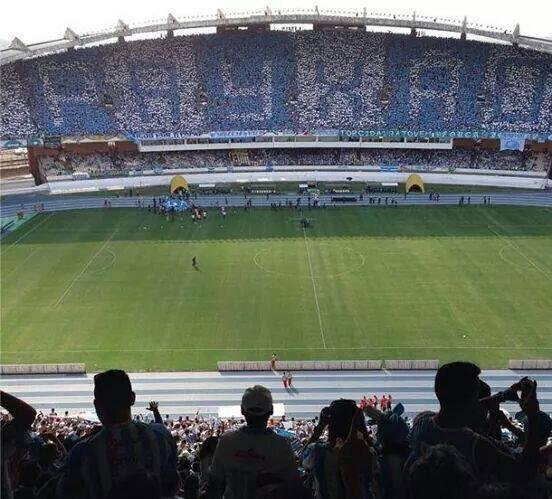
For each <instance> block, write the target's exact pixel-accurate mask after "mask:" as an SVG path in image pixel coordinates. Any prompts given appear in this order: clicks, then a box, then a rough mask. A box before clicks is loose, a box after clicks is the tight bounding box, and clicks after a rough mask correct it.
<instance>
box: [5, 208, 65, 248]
mask: <svg viewBox="0 0 552 499" xmlns="http://www.w3.org/2000/svg"><path fill="white" fill-rule="evenodd" d="M54 215H55V213H50V214H49V215H48V216H47V217H46V218H44V219H43V220H42V221H41V222H39V223H37V224H36V225H35V226H34V227H33V228H32V229H31V230H28V231H27V232H25V234H23V235H22V236H21V237H20V238H19V239H16V240H15V241H14V242H13V243H11V244H10V245H9V246H8V247H7V248H6V249H5V250H4V251H3V252H2V254H3V255H4V254H5V253H7V252H8V251H9V250H10V249H12V248H13V247H14V246H16V245H17V243H18V242H19V241H22V240H23V239H25V238H26V237H27V236H28V235H29V234H30V233H31V232H33V231H35V230H36V229H38V228H39V227H40V226H41V225H42V224H44V223H46V222H47V221H48V220H50V218H52V217H53V216H54Z"/></svg>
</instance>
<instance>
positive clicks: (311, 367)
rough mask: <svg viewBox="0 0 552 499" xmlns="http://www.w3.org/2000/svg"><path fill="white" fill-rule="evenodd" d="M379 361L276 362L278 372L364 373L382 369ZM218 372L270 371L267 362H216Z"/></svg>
mask: <svg viewBox="0 0 552 499" xmlns="http://www.w3.org/2000/svg"><path fill="white" fill-rule="evenodd" d="M382 365H383V361H381V360H309V361H299V360H288V361H278V362H276V369H277V370H278V371H343V370H346V371H356V370H358V371H360V370H362V371H366V370H379V369H381V368H382ZM217 367H218V370H219V371H270V370H271V365H270V362H269V361H262V362H254V361H253V362H250V361H232V362H230V361H227V362H217Z"/></svg>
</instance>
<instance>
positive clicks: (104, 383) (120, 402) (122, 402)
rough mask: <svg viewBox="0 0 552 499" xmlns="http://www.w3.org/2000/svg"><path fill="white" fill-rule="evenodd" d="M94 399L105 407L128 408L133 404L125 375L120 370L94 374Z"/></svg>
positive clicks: (130, 387) (130, 388) (128, 381)
mask: <svg viewBox="0 0 552 499" xmlns="http://www.w3.org/2000/svg"><path fill="white" fill-rule="evenodd" d="M94 398H95V399H96V401H97V402H99V403H101V404H102V405H104V406H106V407H110V408H115V409H119V408H125V407H130V406H131V405H132V404H133V393H132V386H131V384H130V379H129V377H128V375H127V373H126V372H124V371H122V370H120V369H111V370H109V371H104V372H102V373H98V374H96V375H95V376H94Z"/></svg>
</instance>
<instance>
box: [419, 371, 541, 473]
mask: <svg viewBox="0 0 552 499" xmlns="http://www.w3.org/2000/svg"><path fill="white" fill-rule="evenodd" d="M480 372H481V371H480V369H479V368H478V367H477V366H476V365H474V364H471V363H469V362H452V363H450V364H445V365H443V366H442V367H440V368H439V370H438V371H437V375H436V377H435V394H436V395H437V399H438V400H439V404H440V410H439V412H438V413H437V414H436V415H432V414H431V413H426V414H425V415H424V417H421V416H419V417H417V418H416V421H415V423H414V426H413V428H412V434H411V443H412V449H413V454H412V455H411V458H410V460H412V458H419V457H421V455H422V450H423V448H424V447H425V446H432V445H437V444H447V445H451V446H453V447H455V448H456V450H457V451H458V452H460V454H461V455H462V456H463V457H464V459H465V460H466V461H467V462H468V464H469V465H470V467H471V469H472V471H473V473H474V475H475V476H476V478H477V479H478V480H480V481H483V480H487V479H489V478H490V479H494V480H499V481H504V482H511V481H527V480H530V479H531V478H532V477H533V476H534V475H535V472H536V468H537V459H538V450H539V448H538V435H537V432H536V428H537V424H536V423H537V421H536V418H537V415H538V413H539V403H538V401H537V397H536V382H532V381H530V380H525V382H523V383H521V384H520V383H516V384H515V385H513V386H511V387H510V388H509V389H508V390H506V391H505V392H501V393H500V394H497V396H495V397H497V398H498V399H501V400H502V401H504V400H516V399H517V395H516V393H517V391H518V390H521V398H520V399H519V404H520V407H521V408H522V410H523V412H524V413H525V415H526V416H527V420H528V424H527V434H526V438H525V441H524V446H523V449H522V451H521V453H520V455H519V457H517V456H513V455H512V454H511V453H508V452H506V451H504V450H503V449H501V448H499V447H498V446H497V444H496V442H495V441H494V440H492V439H491V438H488V437H487V436H484V435H482V434H480V433H477V432H476V431H474V429H473V428H478V429H479V428H480V418H481V410H480V409H481V408H480V402H479V398H478V395H479V390H480V384H479V374H480ZM522 381H523V380H522Z"/></svg>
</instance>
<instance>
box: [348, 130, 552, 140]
mask: <svg viewBox="0 0 552 499" xmlns="http://www.w3.org/2000/svg"><path fill="white" fill-rule="evenodd" d="M502 135H505V134H504V133H503V132H490V131H469V130H463V131H449V132H435V131H433V132H431V131H424V130H340V131H339V136H340V137H342V138H355V139H358V138H361V137H367V138H379V137H382V138H395V139H397V138H399V139H500V138H501V136H502ZM507 135H508V136H509V137H510V138H513V137H515V138H518V139H523V140H552V134H550V135H545V134H541V133H509V134H507Z"/></svg>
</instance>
